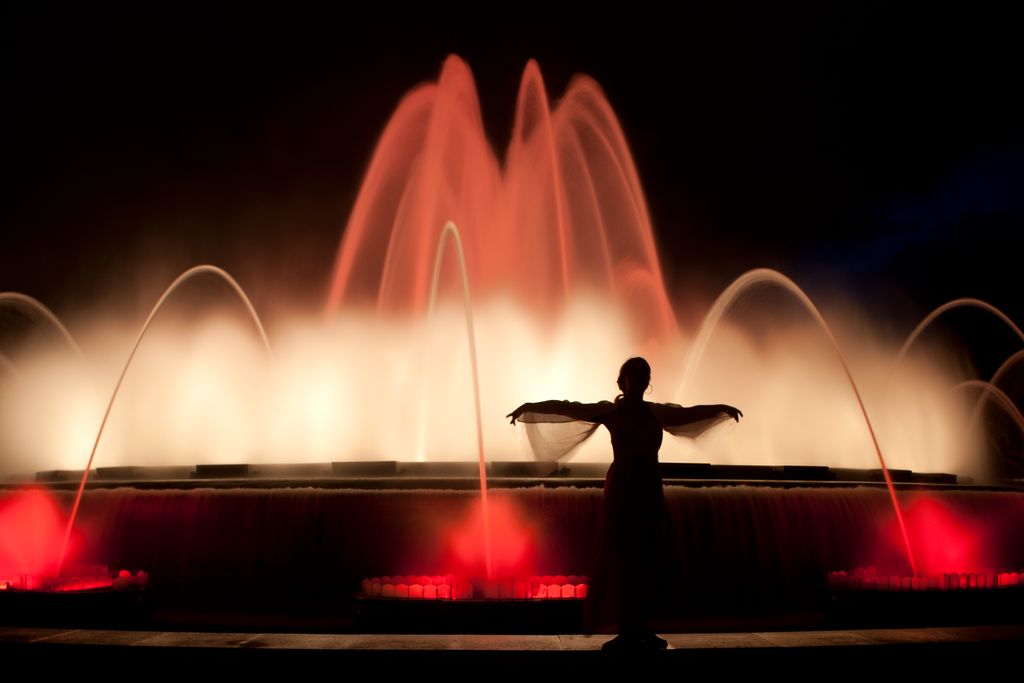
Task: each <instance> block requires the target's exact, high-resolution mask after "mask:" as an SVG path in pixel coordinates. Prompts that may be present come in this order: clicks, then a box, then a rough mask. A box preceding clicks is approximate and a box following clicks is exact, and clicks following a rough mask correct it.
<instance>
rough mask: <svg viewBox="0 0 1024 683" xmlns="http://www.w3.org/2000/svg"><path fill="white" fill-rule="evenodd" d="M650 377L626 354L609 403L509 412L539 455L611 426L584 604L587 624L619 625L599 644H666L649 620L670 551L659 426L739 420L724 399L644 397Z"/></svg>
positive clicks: (551, 404) (687, 427)
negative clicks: (680, 401) (595, 561)
mask: <svg viewBox="0 0 1024 683" xmlns="http://www.w3.org/2000/svg"><path fill="white" fill-rule="evenodd" d="M650 382H651V366H650V365H648V364H647V361H646V360H644V359H643V358H630V359H629V360H627V361H626V362H625V363H623V364H622V368H621V369H620V370H619V379H618V385H619V389H620V390H621V391H622V393H621V394H620V395H619V396H618V397H616V399H615V402H614V403H612V402H610V401H601V402H599V403H576V402H571V401H542V402H540V403H524V404H523V405H521V406H519V407H518V408H516V409H515V411H514V412H512V413H510V414H509V415H508V417H511V418H512V424H515V423H516V420H519V421H520V422H523V423H526V425H527V434H528V436H529V437H530V443H531V445H532V446H533V448H534V451H535V453H536V454H537V455H538V457H541V458H543V459H556V458H559V457H562V456H563V455H565V454H567V453H568V452H569V451H570V450H572V449H573V448H574V447H575V446H577V445H579V444H580V443H581V442H582V441H583V440H584V439H586V438H587V437H589V436H590V435H591V434H593V433H594V431H596V430H597V428H598V427H599V426H600V425H604V426H605V427H607V428H608V431H609V432H611V438H612V452H613V456H614V457H613V461H612V464H611V466H610V467H609V468H608V474H607V476H606V477H605V480H604V520H603V533H602V543H603V545H602V548H601V549H600V553H599V557H600V558H601V559H600V561H599V566H598V568H597V571H596V572H594V574H593V577H592V578H593V585H592V586H591V592H590V594H589V597H590V600H588V606H587V611H588V621H590V622H591V624H617V626H618V630H619V633H620V635H619V636H618V637H617V638H615V639H614V640H612V641H609V642H608V643H606V645H605V648H604V649H619V648H628V649H633V648H640V649H643V648H664V647H666V643H665V641H664V640H663V639H661V638H659V637H658V636H656V635H655V634H654V633H653V632H652V631H651V630H650V627H649V625H648V623H647V622H648V619H649V617H650V612H651V607H652V598H654V597H655V596H654V595H652V593H653V592H654V590H655V587H654V583H653V577H654V575H655V574H656V573H657V572H658V570H659V566H660V565H662V564H664V563H663V562H662V561H661V560H662V559H663V558H662V557H661V556H662V555H663V554H664V553H666V552H667V551H668V549H667V548H666V547H665V545H666V537H667V536H668V533H667V532H668V516H667V514H666V511H665V497H664V493H663V491H662V482H661V473H660V472H659V470H658V450H659V449H660V448H661V438H662V433H661V432H662V430H663V429H664V430H666V431H668V432H670V433H672V434H677V435H680V436H697V435H699V434H701V433H703V432H704V431H706V430H708V429H710V428H711V427H712V426H714V425H716V424H718V423H720V422H725V421H727V420H736V421H739V419H740V416H741V415H742V414H743V413H741V412H740V411H739V410H737V409H736V408H733V407H732V406H727V405H706V406H692V407H689V408H686V407H683V406H679V405H676V404H674V403H650V402H648V401H645V400H644V398H643V397H644V393H645V392H646V391H647V387H648V386H649V385H650ZM543 423H546V424H548V425H552V424H553V425H554V426H555V429H554V430H553V431H554V433H549V434H548V435H546V438H543V437H539V436H538V434H536V433H533V431H531V429H530V426H531V425H537V424H543ZM581 423H582V424H581Z"/></svg>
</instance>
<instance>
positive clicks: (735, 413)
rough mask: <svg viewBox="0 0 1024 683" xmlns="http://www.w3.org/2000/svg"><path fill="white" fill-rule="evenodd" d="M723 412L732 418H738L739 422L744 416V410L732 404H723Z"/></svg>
mask: <svg viewBox="0 0 1024 683" xmlns="http://www.w3.org/2000/svg"><path fill="white" fill-rule="evenodd" d="M722 412H723V413H725V414H726V415H728V416H729V417H731V418H732V419H734V420H736V421H737V422H739V421H740V418H741V417H743V411H741V410H740V409H739V408H733V407H732V406H727V405H723V406H722Z"/></svg>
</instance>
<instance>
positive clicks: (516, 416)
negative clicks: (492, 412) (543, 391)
mask: <svg viewBox="0 0 1024 683" xmlns="http://www.w3.org/2000/svg"><path fill="white" fill-rule="evenodd" d="M525 412H526V404H525V403H524V404H523V405H521V406H519V407H518V408H516V409H515V410H513V411H512V412H511V413H509V414H508V415H506V416H505V417H510V418H512V420H511V422H509V424H511V425H514V424H515V423H516V420H518V419H519V416H520V415H522V414H523V413H525Z"/></svg>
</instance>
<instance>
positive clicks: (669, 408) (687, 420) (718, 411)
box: [653, 403, 743, 427]
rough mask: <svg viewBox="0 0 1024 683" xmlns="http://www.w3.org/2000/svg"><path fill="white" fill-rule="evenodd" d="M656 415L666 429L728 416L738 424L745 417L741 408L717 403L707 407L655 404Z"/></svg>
mask: <svg viewBox="0 0 1024 683" xmlns="http://www.w3.org/2000/svg"><path fill="white" fill-rule="evenodd" d="M653 405H654V406H657V408H655V413H656V414H657V415H658V419H659V420H661V424H662V426H664V427H674V426H678V425H686V424H692V423H694V422H701V421H703V420H710V419H713V418H716V417H719V416H726V417H729V418H731V419H733V420H736V421H737V422H739V421H740V418H741V417H743V413H742V412H741V411H740V409H739V408H733V407H732V406H728V405H725V404H724V403H716V404H714V405H707V406H689V407H686V406H681V405H676V404H675V403H655V404H653Z"/></svg>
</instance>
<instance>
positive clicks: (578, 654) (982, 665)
mask: <svg viewBox="0 0 1024 683" xmlns="http://www.w3.org/2000/svg"><path fill="white" fill-rule="evenodd" d="M662 635H663V636H664V637H665V638H666V639H667V640H668V641H669V643H670V645H671V649H670V650H667V651H663V652H653V653H642V654H639V655H628V656H627V655H609V654H608V653H603V652H601V650H600V648H601V645H602V644H603V643H604V642H605V641H606V640H608V638H609V637H608V636H582V635H551V636H544V635H372V634H342V635H325V634H295V633H201V632H159V631H113V630H67V629H46V628H16V627H3V628H0V656H2V657H3V658H4V660H7V661H12V660H16V659H21V660H25V659H29V660H36V661H38V662H40V663H43V664H45V665H46V666H47V667H48V668H49V667H53V666H54V665H56V666H60V665H62V664H63V665H69V666H78V665H81V664H102V665H104V666H106V667H109V666H111V665H112V664H114V663H118V664H122V663H123V664H130V665H132V666H133V667H138V666H143V667H147V666H148V667H149V668H151V669H153V670H154V671H160V672H165V671H171V670H181V671H187V670H195V669H194V667H195V666H211V665H219V664H225V665H229V666H231V667H233V669H234V670H238V669H249V668H251V669H252V670H254V671H260V670H264V669H265V667H267V666H272V665H285V666H287V667H288V668H289V669H291V670H301V669H300V667H302V666H303V665H304V663H307V662H308V663H309V664H311V665H314V666H319V665H321V664H328V663H330V665H332V666H335V667H337V666H339V665H340V666H343V667H348V668H351V669H353V670H362V669H363V668H364V667H365V666H370V667H371V668H372V669H375V670H380V671H387V670H395V669H406V670H408V669H413V670H417V669H419V670H421V672H423V673H425V672H426V671H427V670H428V669H425V668H423V667H428V668H429V667H436V666H440V667H443V670H445V671H449V672H453V673H455V672H459V671H466V672H469V671H472V670H474V669H476V668H477V667H479V666H484V667H488V669H487V670H488V671H491V672H492V673H496V672H498V671H501V672H504V673H509V672H513V671H520V672H527V671H532V672H534V673H535V674H561V673H566V674H568V673H572V674H581V673H583V674H590V673H593V674H601V673H608V672H609V671H611V670H613V669H614V668H615V667H617V666H620V665H625V666H628V667H629V670H630V671H635V670H636V667H640V668H642V669H648V668H649V669H658V670H663V671H676V672H679V671H682V670H688V669H689V668H690V667H693V666H700V667H711V668H714V669H720V670H722V671H726V670H728V671H730V672H736V671H741V670H742V671H748V672H758V671H760V672H764V673H767V672H768V671H769V669H765V668H764V667H772V666H775V665H784V666H787V667H788V668H787V670H786V671H787V677H788V678H800V677H802V675H801V674H806V675H808V676H810V675H813V674H814V672H817V675H820V672H821V667H822V666H827V667H830V668H835V667H839V668H838V669H836V670H837V671H842V672H844V673H846V672H852V671H864V672H865V673H871V672H874V673H875V674H878V673H880V672H879V671H878V670H877V669H876V668H875V667H877V666H878V665H882V664H888V663H895V664H902V665H910V666H912V667H913V668H914V671H915V673H920V672H922V671H929V670H930V671H934V672H937V673H946V674H948V673H951V672H952V671H953V670H954V669H956V668H960V667H963V668H965V669H968V670H971V671H975V670H976V671H983V670H984V669H988V667H989V666H990V665H992V664H995V663H997V660H1000V661H1001V660H1004V659H1005V660H1006V661H1008V662H1012V661H1015V660H1016V661H1019V657H1020V653H1021V645H1022V644H1024V624H1021V625H1000V626H971V627H948V628H914V629H864V630H839V631H779V632H762V633H686V634H662ZM494 667H500V668H494ZM538 667H539V668H538Z"/></svg>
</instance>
